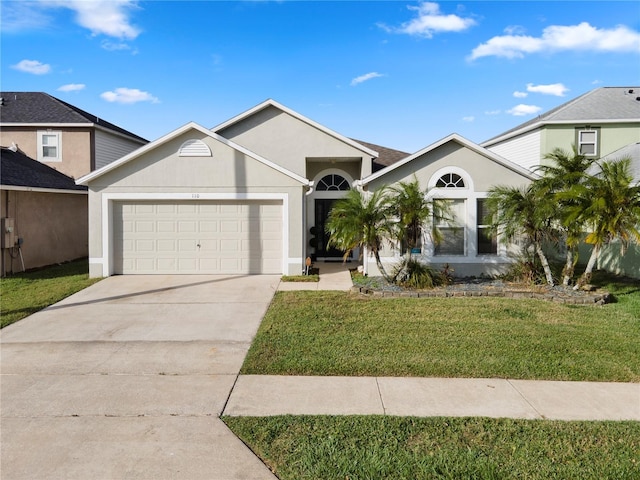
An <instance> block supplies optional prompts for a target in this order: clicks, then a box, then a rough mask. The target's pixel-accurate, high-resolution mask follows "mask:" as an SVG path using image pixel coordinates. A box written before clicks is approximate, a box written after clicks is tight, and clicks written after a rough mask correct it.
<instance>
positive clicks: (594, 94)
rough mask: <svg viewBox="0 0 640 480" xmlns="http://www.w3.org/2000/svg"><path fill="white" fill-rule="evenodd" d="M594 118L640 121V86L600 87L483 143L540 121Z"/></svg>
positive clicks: (579, 120) (577, 120)
mask: <svg viewBox="0 0 640 480" xmlns="http://www.w3.org/2000/svg"><path fill="white" fill-rule="evenodd" d="M592 120H600V121H607V120H630V121H637V122H640V87H601V88H596V89H595V90H591V91H590V92H587V93H585V94H584V95H581V96H579V97H577V98H574V99H573V100H570V101H568V102H566V103H563V104H562V105H560V106H558V107H556V108H553V109H551V110H549V111H548V112H545V113H543V114H541V115H538V116H537V117H536V118H533V119H531V120H529V121H527V122H524V123H521V124H520V125H518V126H517V127H514V128H512V129H510V130H507V131H506V132H503V133H501V134H500V135H496V136H495V137H493V138H490V139H489V140H486V141H485V142H482V146H486V145H487V144H489V143H491V142H492V141H493V140H496V139H498V138H501V137H505V136H509V134H510V133H514V132H517V131H519V130H523V129H526V128H527V127H532V126H534V125H537V124H541V125H542V124H546V123H554V122H564V123H566V122H571V121H575V122H576V123H580V122H584V121H592Z"/></svg>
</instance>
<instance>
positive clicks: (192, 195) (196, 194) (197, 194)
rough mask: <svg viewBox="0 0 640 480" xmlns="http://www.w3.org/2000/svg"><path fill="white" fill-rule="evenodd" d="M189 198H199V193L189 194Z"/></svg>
mask: <svg viewBox="0 0 640 480" xmlns="http://www.w3.org/2000/svg"><path fill="white" fill-rule="evenodd" d="M191 198H200V194H199V193H192V194H191Z"/></svg>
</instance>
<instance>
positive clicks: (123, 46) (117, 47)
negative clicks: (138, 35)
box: [100, 39, 136, 53]
mask: <svg viewBox="0 0 640 480" xmlns="http://www.w3.org/2000/svg"><path fill="white" fill-rule="evenodd" d="M100 47H101V48H102V49H104V50H106V51H108V52H118V51H123V50H131V49H132V48H131V45H129V44H128V43H124V42H111V41H109V40H106V39H105V40H103V41H102V42H100ZM133 53H136V52H135V51H134V52H133Z"/></svg>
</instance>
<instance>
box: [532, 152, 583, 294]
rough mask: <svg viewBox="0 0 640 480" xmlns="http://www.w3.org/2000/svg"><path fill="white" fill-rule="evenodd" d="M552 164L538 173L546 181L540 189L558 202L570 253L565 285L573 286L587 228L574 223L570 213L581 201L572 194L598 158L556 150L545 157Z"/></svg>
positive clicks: (539, 181) (566, 260) (564, 274)
mask: <svg viewBox="0 0 640 480" xmlns="http://www.w3.org/2000/svg"><path fill="white" fill-rule="evenodd" d="M544 158H545V159H546V160H550V161H551V162H552V164H551V165H542V166H540V167H538V171H539V172H541V173H542V175H543V176H542V178H541V179H540V180H537V184H538V188H539V189H540V190H541V193H542V194H543V195H547V194H548V195H551V196H553V197H554V198H555V199H556V204H557V207H558V208H557V209H556V211H555V214H556V217H557V220H558V223H559V225H560V228H561V231H562V233H563V237H564V240H565V246H566V250H567V254H566V259H565V265H564V268H563V269H562V284H563V285H564V286H567V285H569V282H570V281H571V279H572V278H573V272H574V270H575V265H576V262H577V260H578V257H577V254H576V253H577V249H578V244H579V243H580V239H581V236H582V232H583V225H582V224H580V222H577V221H575V219H573V220H571V219H570V216H571V215H570V211H571V209H572V208H573V207H574V206H575V205H576V202H577V201H578V199H577V198H576V197H575V196H573V195H571V194H569V193H568V192H570V191H571V190H572V189H573V188H574V186H575V185H577V184H581V183H583V182H584V181H585V179H586V178H587V173H586V172H587V170H588V169H589V167H590V166H591V165H592V164H593V162H594V161H595V158H593V157H591V158H589V157H586V156H585V155H582V154H580V153H579V152H578V149H577V148H576V146H575V145H574V146H573V149H572V152H571V153H569V152H566V151H565V150H563V149H561V148H555V149H553V151H552V152H551V153H548V154H546V155H545V156H544Z"/></svg>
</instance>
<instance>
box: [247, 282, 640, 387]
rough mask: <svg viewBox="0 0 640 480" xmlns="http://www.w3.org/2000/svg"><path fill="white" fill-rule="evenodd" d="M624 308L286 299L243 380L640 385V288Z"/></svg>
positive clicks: (621, 289)
mask: <svg viewBox="0 0 640 480" xmlns="http://www.w3.org/2000/svg"><path fill="white" fill-rule="evenodd" d="M608 287H609V288H610V290H611V291H612V293H614V295H615V297H616V299H617V300H618V301H617V302H616V303H612V304H607V305H604V306H602V307H595V306H570V305H563V304H558V303H552V302H547V301H544V300H532V299H528V300H524V299H517V300H516V299H509V298H487V297H471V298H467V297H461V298H432V299H413V298H391V299H374V298H367V297H360V296H355V295H349V294H345V293H342V292H324V291H322V292H316V291H303V292H278V293H277V294H276V296H275V298H274V300H273V302H272V304H271V306H270V308H269V310H268V312H267V314H266V316H265V319H264V320H263V322H262V324H261V326H260V329H259V331H258V334H257V336H256V339H255V341H254V342H253V345H252V346H251V349H250V350H249V354H248V356H247V358H246V360H245V363H244V366H243V367H242V372H241V373H243V374H271V375H360V376H420V377H476V378H490V377H499V378H516V379H546V380H582V381H617V382H638V381H640V309H639V308H638V307H639V305H640V288H638V284H637V283H635V284H634V283H629V284H618V283H615V282H614V283H610V284H609V285H608Z"/></svg>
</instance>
